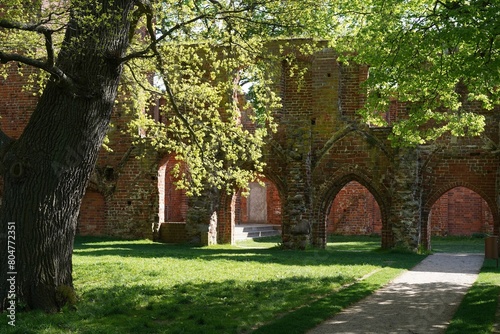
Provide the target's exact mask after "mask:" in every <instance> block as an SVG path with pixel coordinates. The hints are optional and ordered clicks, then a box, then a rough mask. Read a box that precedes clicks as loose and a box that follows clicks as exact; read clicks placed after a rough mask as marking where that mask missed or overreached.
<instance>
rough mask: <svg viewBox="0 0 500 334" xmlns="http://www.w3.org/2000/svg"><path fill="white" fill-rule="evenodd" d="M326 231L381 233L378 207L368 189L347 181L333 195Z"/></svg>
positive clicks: (352, 233)
mask: <svg viewBox="0 0 500 334" xmlns="http://www.w3.org/2000/svg"><path fill="white" fill-rule="evenodd" d="M327 233H328V234H333V233H335V234H342V235H371V234H378V235H380V234H381V233H382V217H381V214H380V207H379V205H378V203H377V200H376V199H375V197H374V196H373V195H372V194H371V193H370V191H369V190H368V189H367V188H366V187H364V186H363V185H361V184H360V183H359V182H357V181H351V182H348V183H347V184H346V185H345V186H344V187H343V188H342V189H341V190H340V191H339V192H338V194H337V195H336V196H335V199H334V200H333V203H332V206H331V209H330V212H329V214H328V217H327Z"/></svg>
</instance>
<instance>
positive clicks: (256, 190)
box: [234, 178, 282, 241]
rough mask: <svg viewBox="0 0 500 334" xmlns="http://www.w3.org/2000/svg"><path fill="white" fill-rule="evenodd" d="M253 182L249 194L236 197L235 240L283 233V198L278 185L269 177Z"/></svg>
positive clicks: (239, 194) (240, 194)
mask: <svg viewBox="0 0 500 334" xmlns="http://www.w3.org/2000/svg"><path fill="white" fill-rule="evenodd" d="M259 181H260V182H251V183H250V184H249V192H248V195H247V196H243V195H242V193H241V192H239V193H238V194H237V195H236V198H235V223H236V225H235V233H234V240H236V241H238V240H244V239H247V238H258V237H264V236H277V235H281V224H282V221H281V198H280V194H279V191H278V188H277V187H276V185H275V184H274V183H273V182H272V181H271V180H269V179H267V178H261V179H260V180H259Z"/></svg>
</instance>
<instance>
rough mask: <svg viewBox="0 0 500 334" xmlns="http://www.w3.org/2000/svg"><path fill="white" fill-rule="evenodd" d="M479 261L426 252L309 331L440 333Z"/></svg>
mask: <svg viewBox="0 0 500 334" xmlns="http://www.w3.org/2000/svg"><path fill="white" fill-rule="evenodd" d="M483 260H484V255H483V254H447V253H439V254H433V255H430V256H428V257H427V258H425V259H424V260H423V261H422V262H421V263H420V264H418V265H417V266H416V267H415V268H413V269H412V270H410V271H408V272H406V273H404V274H402V275H401V276H399V277H397V278H396V279H395V280H393V281H392V282H391V283H390V284H388V285H387V286H385V287H384V288H382V289H380V290H378V291H377V292H375V293H374V294H373V295H371V296H369V297H367V298H365V299H363V300H362V301H360V302H359V303H357V304H355V305H353V306H351V307H350V308H348V309H346V310H344V311H342V312H341V313H339V314H337V315H336V316H334V317H333V318H332V319H329V320H327V321H325V322H324V323H322V324H321V325H319V326H318V327H316V328H315V329H313V330H311V331H309V332H308V333H310V334H321V333H341V334H357V333H377V334H381V333H384V334H385V333H387V334H388V333H407V334H408V333H419V334H427V333H443V332H444V331H445V329H446V327H447V325H448V323H449V321H450V320H451V318H452V317H453V314H454V313H455V310H456V309H457V307H458V305H459V304H460V302H461V300H462V298H463V296H464V295H465V293H466V292H467V290H468V289H469V287H470V286H471V285H472V283H474V281H475V280H476V278H477V274H478V272H479V270H480V269H481V266H482V264H483Z"/></svg>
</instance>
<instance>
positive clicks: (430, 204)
mask: <svg viewBox="0 0 500 334" xmlns="http://www.w3.org/2000/svg"><path fill="white" fill-rule="evenodd" d="M450 191H455V195H454V194H452V193H450ZM464 191H465V192H466V194H469V195H470V194H473V198H472V199H473V201H474V202H476V203H479V204H480V205H481V207H482V208H483V209H487V210H488V213H486V215H485V217H484V218H485V219H487V220H486V221H490V220H489V219H491V226H489V227H486V226H482V227H480V226H479V225H476V227H474V224H472V225H470V224H469V226H467V227H466V229H465V230H468V233H467V234H472V233H476V232H477V233H497V232H496V231H497V230H498V214H497V213H496V211H495V210H493V209H492V208H496V206H495V202H494V201H493V200H492V199H491V198H489V197H488V196H486V195H485V194H484V193H483V192H482V191H481V190H480V189H479V188H477V187H475V186H474V185H471V184H468V183H464V182H452V183H450V184H448V185H446V186H443V187H441V188H440V189H438V190H437V191H435V192H433V193H432V194H431V195H430V196H429V197H428V200H427V201H426V202H425V204H424V205H423V207H422V219H421V224H422V225H421V230H422V240H423V242H424V246H425V247H427V248H429V249H430V248H431V236H432V234H433V225H432V223H433V222H432V220H433V213H434V215H436V214H438V213H439V210H440V206H441V205H442V203H440V200H442V201H444V202H446V201H450V200H456V198H459V199H460V197H461V196H457V194H456V193H457V192H464ZM458 195H459V194H458ZM443 196H444V197H443ZM446 197H448V198H446ZM454 197H455V199H454ZM464 199H465V198H463V197H462V198H461V200H462V203H461V204H459V205H458V208H459V210H458V212H457V210H456V209H457V206H456V203H455V207H454V208H452V210H449V212H448V214H450V213H451V215H455V216H456V215H459V216H460V215H463V212H464V211H463V209H465V208H466V207H467V206H469V207H470V206H471V205H474V203H473V202H471V201H470V199H471V198H470V197H466V200H464ZM432 210H434V212H433V211H432ZM460 211H462V213H460ZM475 216H476V218H478V215H477V214H476V215H475ZM440 218H441V220H442V217H440ZM469 218H471V219H472V220H474V218H473V216H469ZM460 219H461V220H462V221H464V222H465V221H467V220H469V223H470V222H471V219H468V218H467V217H460ZM483 223H484V221H483ZM452 228H453V230H452V234H458V233H457V232H456V231H459V230H460V227H459V226H456V224H455V226H453V224H452ZM473 229H477V230H478V231H472V230H473ZM481 229H482V230H483V231H481ZM446 231H447V233H448V234H447V235H449V234H450V233H449V232H450V230H449V224H448V226H447V227H446ZM436 234H437V233H436Z"/></svg>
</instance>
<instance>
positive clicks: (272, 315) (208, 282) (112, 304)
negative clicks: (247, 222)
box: [0, 236, 484, 334]
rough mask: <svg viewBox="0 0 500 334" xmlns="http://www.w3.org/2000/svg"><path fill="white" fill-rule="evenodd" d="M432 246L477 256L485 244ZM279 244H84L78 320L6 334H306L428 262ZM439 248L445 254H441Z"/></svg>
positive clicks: (69, 313) (370, 249) (335, 244)
mask: <svg viewBox="0 0 500 334" xmlns="http://www.w3.org/2000/svg"><path fill="white" fill-rule="evenodd" d="M469 241H470V240H468V239H463V240H460V239H453V240H452V239H449V240H448V243H447V241H446V240H442V241H437V240H433V244H434V245H435V247H437V248H439V247H441V249H445V250H446V251H450V250H453V249H454V250H460V249H461V248H463V247H464V245H466V244H467V245H468V246H467V249H476V250H478V251H481V249H482V248H481V247H483V246H482V245H484V240H482V239H479V240H474V241H472V242H471V244H474V245H469V244H468V242H469ZM278 242H279V239H278V238H263V239H258V240H253V241H252V240H249V241H245V242H241V243H239V244H238V245H237V246H227V245H219V246H212V247H192V246H187V245H167V244H158V243H153V242H151V241H147V240H141V241H117V240H109V239H99V238H78V239H77V241H76V244H75V251H74V278H75V282H74V283H75V288H76V291H77V294H78V297H79V300H78V304H77V309H76V310H75V311H73V310H69V309H65V310H63V311H62V312H60V313H58V314H52V315H47V314H43V313H40V312H31V313H19V314H18V315H17V322H16V327H15V328H12V327H10V326H8V325H7V321H6V320H5V321H3V322H1V323H0V333H89V334H90V333H120V334H121V333H201V332H203V333H248V332H251V331H254V332H255V333H287V334H291V333H303V332H305V331H306V330H307V329H309V328H312V327H314V326H315V325H316V324H318V323H319V322H321V321H323V320H325V319H327V318H329V317H330V316H331V315H332V314H334V313H336V312H338V311H339V310H341V309H342V308H344V307H346V306H348V305H350V304H352V303H353V302H355V301H357V300H359V299H361V298H363V297H364V296H366V295H368V294H370V293H372V292H373V291H375V290H376V289H378V288H379V287H380V286H382V285H384V284H385V283H386V282H388V281H389V280H391V279H392V278H394V277H395V276H397V275H398V274H400V273H401V272H403V271H404V270H406V269H409V268H411V267H413V266H414V265H415V264H416V263H418V262H419V261H420V260H422V259H423V256H422V255H416V254H410V253H398V252H389V251H382V250H380V249H379V248H380V238H377V237H340V236H334V237H331V238H330V239H329V243H328V246H327V249H326V250H317V249H309V250H307V251H290V250H282V249H280V248H279V247H278V245H277V244H278ZM440 244H441V246H439V245H440Z"/></svg>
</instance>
